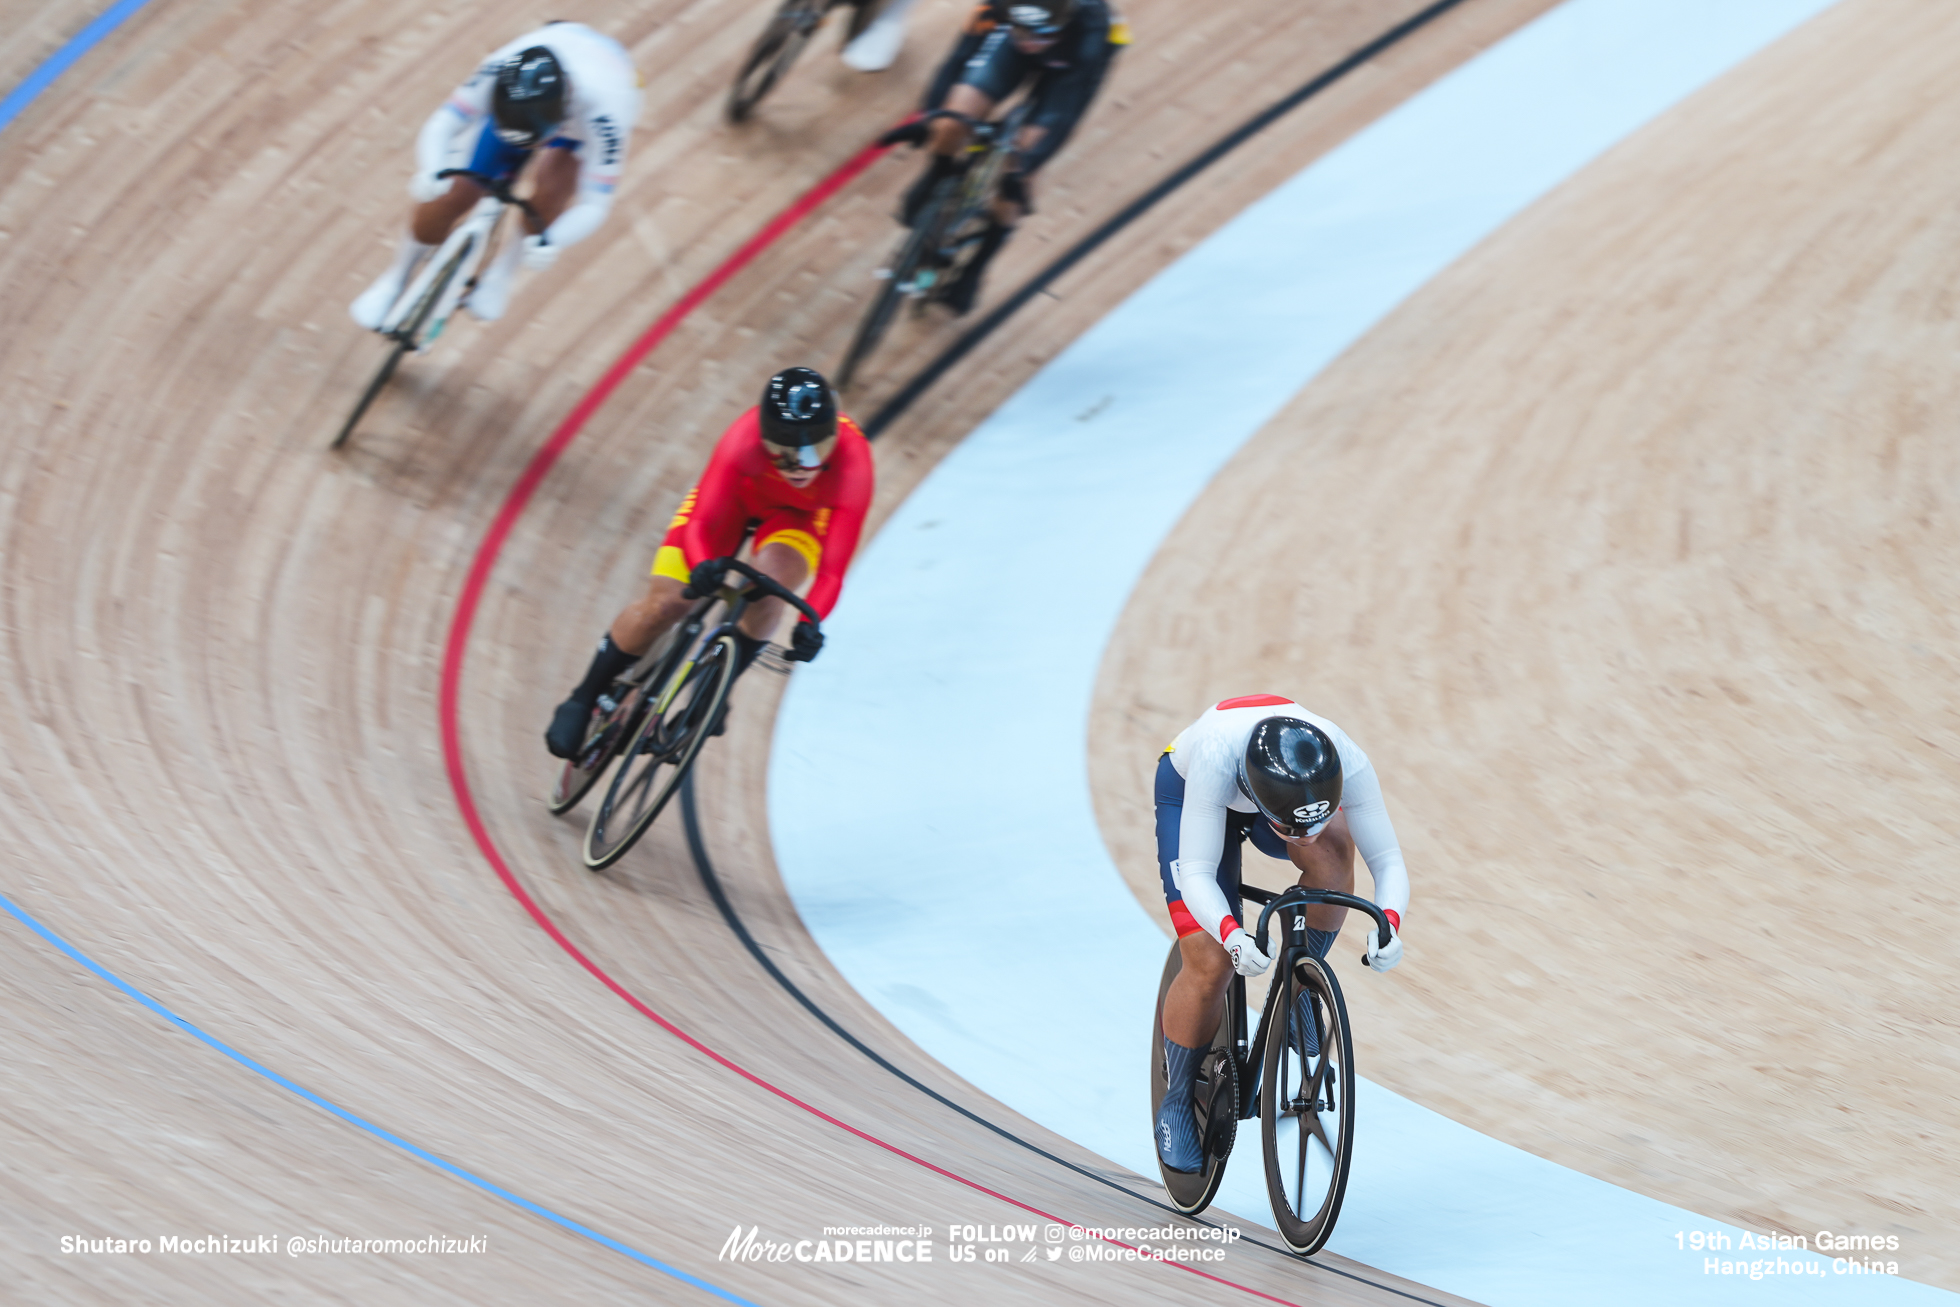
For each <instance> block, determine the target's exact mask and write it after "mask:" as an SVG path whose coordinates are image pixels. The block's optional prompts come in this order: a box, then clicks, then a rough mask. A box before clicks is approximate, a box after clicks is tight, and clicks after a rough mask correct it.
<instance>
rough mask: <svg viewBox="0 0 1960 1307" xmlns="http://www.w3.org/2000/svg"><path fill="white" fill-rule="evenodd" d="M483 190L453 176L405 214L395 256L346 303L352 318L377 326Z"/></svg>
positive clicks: (368, 326)
mask: <svg viewBox="0 0 1960 1307" xmlns="http://www.w3.org/2000/svg"><path fill="white" fill-rule="evenodd" d="M483 195H484V190H483V188H482V187H480V186H478V185H477V184H476V183H475V182H472V181H469V180H467V179H465V178H462V177H457V178H455V179H453V180H452V181H451V183H450V186H449V190H448V192H447V193H445V194H443V195H439V196H437V197H436V198H435V199H433V200H430V201H428V202H427V203H425V204H418V205H416V206H415V208H414V209H412V210H410V212H409V215H408V229H407V230H406V231H404V232H403V233H402V238H401V243H400V244H399V245H398V246H396V248H395V260H394V262H393V263H391V264H390V265H389V266H388V270H387V271H386V272H384V273H382V274H381V275H380V276H379V277H376V278H375V279H374V281H373V282H372V283H371V284H370V285H369V286H368V288H367V289H366V290H364V291H362V292H361V294H360V297H359V298H358V299H356V300H355V301H354V302H353V303H352V304H351V305H349V306H348V309H347V312H348V314H349V316H351V317H352V318H353V319H354V321H356V322H358V323H359V324H360V325H362V326H363V327H366V328H367V329H368V330H369V331H374V330H377V329H379V328H380V326H381V324H382V322H383V321H384V320H385V319H386V318H387V316H388V310H389V308H391V307H392V306H393V305H394V302H395V301H396V300H397V299H398V298H400V296H401V293H402V288H403V287H404V286H406V285H408V279H409V278H410V277H411V276H413V275H414V273H415V266H416V265H417V264H418V263H420V262H421V261H422V260H423V259H424V258H426V257H428V255H429V253H430V252H431V251H432V250H434V249H435V247H436V246H438V245H440V244H442V242H443V238H444V237H446V236H448V235H449V229H450V228H451V227H454V226H455V225H456V223H457V221H458V220H459V219H461V218H462V216H463V215H464V214H466V213H468V212H469V211H470V209H471V207H472V206H474V205H475V204H476V202H477V201H478V200H480V199H482V198H483Z"/></svg>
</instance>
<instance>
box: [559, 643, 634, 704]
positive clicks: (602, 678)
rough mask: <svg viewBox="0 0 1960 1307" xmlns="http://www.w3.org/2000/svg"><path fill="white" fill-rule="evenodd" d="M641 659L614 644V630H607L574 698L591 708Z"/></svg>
mask: <svg viewBox="0 0 1960 1307" xmlns="http://www.w3.org/2000/svg"><path fill="white" fill-rule="evenodd" d="M639 661H640V655H638V654H630V653H627V652H626V651H625V650H624V649H622V648H620V647H619V646H618V645H616V644H614V643H613V638H612V632H611V631H607V632H606V633H605V635H604V636H603V637H601V638H600V640H599V649H598V652H597V653H595V654H593V655H592V665H591V666H590V667H588V668H586V669H585V679H584V680H583V681H580V682H579V683H578V688H577V689H576V690H573V691H572V698H574V699H576V700H578V701H579V702H580V703H582V704H584V705H585V706H586V707H588V708H590V707H591V706H592V705H593V704H595V703H597V702H598V701H599V696H600V695H602V694H604V693H605V692H606V690H607V689H608V688H609V687H610V686H611V685H612V683H613V682H614V681H617V680H618V679H619V678H620V677H622V676H624V675H625V674H626V673H627V671H629V670H630V669H631V668H632V666H633V664H634V663H637V662H639Z"/></svg>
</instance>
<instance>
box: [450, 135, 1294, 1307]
mask: <svg viewBox="0 0 1960 1307" xmlns="http://www.w3.org/2000/svg"><path fill="white" fill-rule="evenodd" d="M884 152H885V151H884V150H883V149H881V148H879V147H878V146H875V145H872V146H867V147H865V148H864V149H863V150H860V151H859V152H858V153H857V154H856V155H855V156H853V157H852V158H851V159H850V160H849V161H848V162H846V163H845V164H844V165H843V166H842V167H840V168H838V169H837V171H835V172H833V173H831V174H830V176H828V177H826V178H824V179H823V180H822V181H820V182H818V183H817V184H816V185H815V186H813V187H811V188H810V189H809V190H808V191H806V192H804V194H803V195H802V196H801V197H799V198H798V199H797V200H796V202H795V203H793V204H791V205H790V206H789V207H788V208H787V209H784V210H783V211H782V212H781V213H779V214H777V215H776V216H775V218H773V219H772V220H771V221H770V223H769V225H768V226H766V227H764V228H763V229H762V230H761V231H759V232H757V233H756V234H755V236H754V237H753V238H751V239H750V240H749V242H748V243H747V244H745V245H743V246H742V248H740V249H738V250H736V251H735V252H734V253H733V254H731V255H729V256H728V258H727V260H726V261H725V262H723V263H722V265H721V266H720V267H718V268H716V269H715V270H714V271H713V272H711V273H709V274H708V276H707V277H706V278H705V279H704V280H703V281H701V282H700V283H699V284H698V285H696V286H695V287H694V288H693V289H692V290H690V291H688V292H687V294H685V295H683V296H681V298H680V300H679V301H678V302H677V303H676V304H675V305H674V307H673V308H671V309H668V310H667V311H666V312H665V313H663V314H661V315H660V318H659V320H658V321H656V322H655V323H654V324H653V325H652V326H651V327H648V328H647V330H646V334H645V335H643V336H641V337H640V338H639V339H638V340H636V341H634V342H633V345H632V348H630V349H628V350H627V351H626V352H625V353H624V354H622V355H620V356H619V360H618V361H617V362H615V363H614V364H613V365H612V367H610V368H608V369H607V370H606V374H605V375H604V376H603V377H601V378H599V381H598V384H596V385H594V386H593V387H592V389H591V390H589V391H587V392H586V393H585V396H584V398H582V399H580V400H579V402H578V403H577V404H576V405H575V406H573V408H572V411H571V412H570V413H568V414H566V415H565V420H564V421H563V422H560V423H559V424H558V429H557V430H556V431H554V432H552V433H551V439H549V440H547V441H546V442H545V443H544V446H543V448H541V449H539V450H538V452H537V453H536V454H534V455H533V456H532V457H531V462H530V464H529V465H528V466H526V467H525V469H524V474H523V475H522V476H520V477H519V478H518V479H517V484H516V485H514V486H512V487H511V491H510V494H509V495H508V496H506V497H505V499H504V503H503V507H502V508H500V509H498V510H497V517H496V520H495V521H493V522H492V523H491V524H490V529H489V531H487V532H485V533H484V537H483V543H482V544H480V545H478V546H477V550H476V557H475V558H474V559H473V560H472V561H471V563H470V571H469V575H468V577H466V578H465V579H464V581H463V592H462V594H461V596H460V597H459V598H458V599H457V602H456V615H455V617H454V618H452V619H451V620H450V623H449V640H448V643H447V644H446V645H445V647H444V649H443V655H442V689H441V695H440V704H441V707H440V713H441V718H442V757H443V763H444V765H445V767H446V768H447V770H448V772H449V788H450V789H451V790H452V791H453V792H454V793H455V796H456V806H457V808H458V809H459V810H460V811H461V812H462V814H463V823H464V824H465V825H467V826H468V827H469V828H470V835H471V837H472V838H474V839H475V840H476V847H477V848H478V849H479V850H481V851H482V853H483V857H484V860H485V861H487V862H488V863H489V864H490V867H491V870H493V871H495V872H496V873H497V879H499V880H501V881H502V882H503V883H504V888H505V889H507V890H509V891H510V892H511V896H512V897H513V898H515V899H516V900H517V901H518V903H520V904H522V905H523V908H524V910H525V911H526V912H528V913H530V914H531V919H532V920H533V921H535V922H537V923H538V925H539V926H541V927H543V929H544V933H545V934H547V935H549V936H551V938H552V941H553V942H554V943H556V944H557V945H558V947H559V948H562V949H564V950H565V952H567V953H569V954H571V956H572V958H573V960H574V961H576V962H577V963H578V964H579V965H580V966H582V967H584V968H585V969H586V970H587V971H589V972H591V973H592V975H593V976H594V977H595V978H596V979H597V980H598V981H599V983H600V984H602V985H604V986H605V987H606V988H607V989H610V990H611V991H612V992H613V993H615V994H617V995H619V996H620V997H621V998H622V999H624V1000H626V1002H627V1003H628V1004H629V1005H630V1006H631V1007H632V1008H633V1010H634V1011H636V1012H638V1013H639V1014H640V1015H641V1016H643V1017H645V1018H647V1019H648V1020H649V1021H651V1022H653V1023H654V1024H655V1025H657V1026H659V1027H660V1028H661V1029H662V1030H664V1031H666V1032H667V1033H668V1034H670V1035H672V1036H673V1037H674V1038H676V1039H678V1040H680V1041H681V1042H682V1043H684V1044H686V1045H687V1046H688V1047H689V1048H692V1049H693V1050H694V1051H695V1052H697V1053H699V1054H701V1055H702V1056H703V1057H706V1058H708V1059H709V1060H710V1061H712V1062H714V1063H716V1064H717V1065H719V1066H721V1067H724V1068H726V1069H727V1070H729V1071H733V1072H734V1073H735V1074H736V1075H738V1076H740V1077H742V1079H744V1080H746V1081H748V1082H749V1083H750V1084H752V1085H755V1086H756V1087H757V1088H759V1089H764V1090H767V1091H768V1092H769V1093H771V1094H774V1095H775V1096H776V1097H778V1098H780V1099H782V1100H783V1101H784V1102H787V1103H793V1104H795V1105H796V1106H797V1107H800V1108H802V1109H803V1110H804V1111H806V1112H808V1113H809V1114H810V1115H812V1116H814V1117H816V1118H817V1119H818V1120H820V1121H826V1122H828V1123H830V1124H831V1125H834V1126H836V1127H837V1128H838V1129H839V1130H843V1131H846V1132H848V1133H850V1134H853V1135H856V1136H857V1137H858V1138H859V1139H862V1140H864V1141H865V1142H866V1143H868V1144H873V1145H875V1146H877V1147H879V1148H882V1149H884V1150H885V1151H886V1152H888V1153H892V1154H894V1155H896V1156H898V1157H902V1158H904V1159H905V1160H906V1161H908V1162H912V1163H914V1164H915V1165H918V1166H922V1167H924V1168H925V1169H926V1170H928V1171H931V1172H932V1173H933V1174H935V1175H941V1176H944V1177H946V1178H947V1179H948V1180H951V1181H953V1182H954V1183H956V1184H962V1185H965V1186H966V1187H967V1188H969V1189H972V1190H975V1191H977V1192H979V1193H983V1194H986V1195H987V1196H988V1197H989V1198H998V1199H999V1200H1000V1201H1001V1202H1004V1203H1006V1204H1008V1205H1009V1206H1012V1207H1018V1208H1020V1209H1021V1210H1022V1211H1024V1212H1031V1213H1033V1214H1034V1215H1036V1216H1039V1217H1041V1218H1042V1219H1043V1220H1045V1221H1052V1222H1054V1223H1055V1224H1058V1225H1067V1226H1071V1227H1073V1228H1075V1229H1082V1230H1086V1229H1087V1228H1088V1227H1086V1226H1082V1225H1078V1224H1077V1223H1076V1222H1074V1221H1068V1220H1064V1219H1063V1218H1062V1217H1059V1216H1055V1215H1052V1214H1051V1213H1048V1212H1044V1211H1042V1210H1041V1209H1040V1208H1039V1207H1033V1206H1030V1205H1029V1204H1027V1203H1024V1202H1022V1201H1021V1200H1019V1199H1018V1198H1010V1197H1008V1196H1007V1195H1006V1194H1003V1193H1000V1192H998V1191H996V1190H993V1189H989V1188H987V1186H985V1185H983V1184H981V1183H979V1182H978V1181H977V1180H969V1179H967V1178H966V1177H965V1176H963V1175H957V1174H955V1173H954V1172H952V1171H948V1170H947V1169H946V1168H945V1167H943V1166H937V1165H935V1164H933V1163H931V1162H928V1161H927V1160H926V1159H925V1158H923V1157H918V1156H915V1155H914V1154H912V1153H908V1152H906V1151H905V1150H904V1149H903V1148H900V1147H898V1146H897V1145H896V1144H889V1143H886V1142H885V1141H884V1140H882V1139H880V1138H878V1137H877V1136H876V1135H872V1134H867V1133H865V1132H864V1131H862V1130H860V1129H858V1128H857V1127H856V1126H854V1125H851V1124H849V1123H847V1122H844V1121H840V1120H838V1119H837V1118H836V1117H834V1116H832V1115H830V1113H828V1112H826V1111H824V1110H823V1109H822V1108H819V1107H815V1106H812V1105H811V1104H809V1103H806V1102H804V1101H803V1100H802V1099H800V1098H798V1097H797V1096H796V1095H794V1094H792V1093H790V1092H789V1091H788V1090H786V1089H782V1088H780V1087H778V1086H776V1085H774V1084H772V1083H770V1082H769V1081H767V1080H764V1079H763V1078H762V1077H761V1076H759V1075H757V1074H755V1073H754V1072H753V1071H750V1070H748V1069H747V1068H746V1067H743V1066H741V1065H740V1064H739V1063H736V1062H734V1061H731V1060H730V1059H729V1058H727V1057H725V1056H723V1055H722V1054H720V1053H717V1052H716V1051H715V1050H714V1049H712V1048H709V1047H708V1046H707V1045H706V1044H704V1043H702V1042H701V1041H700V1040H698V1039H696V1038H695V1037H694V1036H693V1035H690V1034H688V1033H687V1032H686V1031H685V1030H682V1029H681V1028H680V1027H679V1026H677V1025H675V1024H674V1023H673V1022H671V1021H669V1020H668V1019H667V1018H666V1017H663V1016H661V1015H660V1014H659V1013H658V1012H655V1011H654V1010H653V1009H652V1008H650V1007H648V1006H647V1005H646V1004H645V1003H642V1002H641V1001H640V1000H639V999H638V998H637V997H635V996H634V995H633V993H632V992H631V991H630V990H628V989H627V988H626V987H625V986H624V985H622V984H620V983H619V982H618V981H617V980H614V979H613V978H612V977H611V976H610V975H608V974H607V973H606V971H605V970H604V969H602V968H601V967H600V966H599V964H598V963H596V962H594V961H593V960H592V959H591V958H589V957H587V956H586V955H585V954H584V953H582V952H580V951H579V947H578V945H576V944H574V943H572V941H571V940H569V939H567V938H566V937H565V933H564V932H563V931H561V930H559V929H558V924H557V923H556V922H554V921H553V920H552V919H551V918H550V917H549V916H547V915H546V914H545V911H544V909H543V908H541V907H539V906H538V904H537V901H536V900H535V899H533V898H532V897H531V894H530V891H528V890H526V889H525V888H524V884H523V882H522V881H520V880H518V878H517V875H516V873H515V872H513V871H512V870H511V869H510V864H509V863H507V862H505V861H504V855H503V851H502V850H500V849H499V848H498V847H497V844H496V841H494V840H492V839H491V838H490V831H489V828H488V827H486V826H485V825H484V824H483V817H482V815H481V814H480V813H478V812H477V808H476V798H475V795H474V793H473V792H472V791H471V789H470V780H469V774H468V772H467V771H466V770H465V769H464V766H463V735H462V725H461V722H462V718H461V714H460V713H459V712H458V710H457V699H458V696H459V695H460V694H461V690H462V682H463V658H464V655H465V654H466V653H467V652H468V649H469V639H470V628H471V627H472V626H474V625H475V623H476V610H477V607H478V606H479V605H480V604H481V603H482V601H483V591H484V587H485V586H487V585H488V584H489V581H490V572H491V569H492V568H494V567H495V566H496V564H497V557H498V555H499V554H501V553H502V552H503V548H504V542H505V541H506V540H508V539H509V538H510V533H511V530H512V528H514V527H515V526H516V525H517V519H518V518H519V517H520V516H522V515H523V512H524V509H525V508H526V506H528V505H529V504H530V502H531V496H532V495H534V494H536V493H537V489H538V486H539V485H541V484H542V483H543V481H544V478H545V474H546V473H548V472H550V471H551V468H552V465H553V464H554V463H556V462H557V461H558V456H559V455H560V454H562V453H564V452H565V449H566V447H567V446H569V445H570V444H571V443H572V441H573V440H574V439H576V438H577V437H578V434H579V432H580V431H582V430H583V429H584V428H585V424H586V422H587V421H588V420H590V418H591V417H592V415H593V414H594V413H595V412H597V411H598V409H599V406H600V405H601V404H603V403H605V402H606V399H607V397H609V396H610V395H611V394H612V392H613V391H614V390H616V389H618V387H619V383H620V382H622V381H624V380H625V379H626V376H627V374H628V373H630V372H632V370H633V369H634V368H635V367H637V366H638V365H639V362H640V360H641V359H643V358H645V357H646V356H647V355H648V354H649V353H650V352H652V350H653V348H654V347H655V346H656V345H658V344H659V343H660V342H661V341H663V340H665V339H666V338H667V337H668V336H669V335H670V334H671V333H672V332H673V330H674V328H675V327H678V326H679V325H680V324H681V323H682V321H684V320H685V319H686V318H687V315H688V314H690V313H692V312H693V311H694V310H695V309H696V308H698V307H699V306H700V304H701V303H702V301H704V300H706V299H707V298H708V297H709V296H710V295H712V294H714V293H715V291H717V290H719V289H720V288H721V287H722V285H723V284H724V283H726V282H727V281H728V279H729V278H730V277H733V276H734V275H735V274H736V273H737V272H740V271H741V270H742V269H743V268H744V267H746V266H747V265H748V264H749V263H750V262H751V261H752V260H754V258H755V257H756V255H758V254H760V253H762V252H763V251H764V250H766V249H767V248H769V246H771V245H773V244H775V242H776V240H777V239H778V238H779V237H780V236H782V234H783V233H784V232H786V231H788V230H789V229H790V228H792V227H794V226H795V225H796V224H797V223H798V222H800V221H802V220H803V219H804V218H805V217H806V216H808V215H809V214H810V213H811V211H812V210H814V209H816V208H817V207H818V206H819V205H821V204H822V203H823V202H824V201H825V200H827V199H829V198H830V197H831V196H832V195H835V194H836V193H837V192H838V191H840V190H842V189H843V188H844V187H845V186H846V185H847V184H849V183H850V182H851V180H852V179H853V178H855V177H856V176H857V175H858V174H859V173H861V172H863V171H864V170H865V169H866V168H869V167H870V166H871V165H872V164H873V163H874V162H876V161H877V159H878V158H879V156H880V155H882V154H884ZM1097 1237H1098V1238H1101V1236H1097ZM1102 1242H1104V1243H1108V1244H1113V1245H1114V1246H1116V1247H1118V1248H1132V1247H1133V1246H1134V1245H1131V1244H1126V1243H1124V1242H1122V1241H1121V1240H1119V1239H1102ZM1153 1260H1154V1259H1153ZM1164 1265H1167V1266H1174V1267H1176V1268H1177V1269H1178V1270H1180V1271H1189V1272H1190V1273H1191V1274H1193V1275H1196V1276H1200V1277H1202V1278H1204V1279H1207V1280H1211V1281H1214V1282H1215V1283H1218V1284H1222V1285H1225V1286H1227V1287H1228V1288H1233V1289H1238V1290H1240V1291H1242V1292H1244V1293H1249V1294H1252V1295H1253V1296H1254V1297H1257V1298H1264V1299H1266V1300H1267V1301H1268V1302H1276V1303H1286V1304H1287V1307H1299V1305H1298V1304H1294V1303H1290V1302H1289V1301H1288V1300H1287V1299H1285V1298H1276V1297H1274V1296H1273V1295H1272V1294H1269V1293H1262V1292H1260V1291H1259V1290H1258V1289H1254V1288H1252V1287H1251V1286H1250V1285H1244V1284H1238V1283H1236V1282H1234V1281H1232V1280H1227V1279H1224V1278H1223V1277H1221V1276H1217V1275H1212V1274H1211V1273H1209V1272H1207V1271H1201V1270H1199V1269H1197V1268H1196V1267H1195V1266H1187V1265H1185V1264H1184V1263H1182V1262H1165V1263H1164Z"/></svg>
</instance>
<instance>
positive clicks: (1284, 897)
mask: <svg viewBox="0 0 1960 1307" xmlns="http://www.w3.org/2000/svg"><path fill="white" fill-rule="evenodd" d="M1313 903H1327V904H1332V905H1333V906H1335V907H1341V908H1358V909H1360V910H1361V911H1362V912H1365V913H1367V914H1368V915H1369V916H1371V917H1373V918H1374V919H1375V924H1376V926H1377V927H1379V933H1378V934H1377V935H1376V936H1375V947H1377V948H1387V947H1388V941H1389V939H1390V934H1389V928H1388V914H1387V913H1386V912H1383V911H1382V910H1381V909H1380V908H1378V907H1376V906H1375V905H1374V904H1372V903H1370V902H1369V901H1368V900H1367V899H1364V898H1359V897H1357V896H1355V895H1353V894H1343V893H1341V892H1340V891H1339V890H1331V889H1308V888H1307V887H1306V886H1304V885H1295V886H1294V887H1293V888H1292V889H1290V890H1288V891H1286V893H1284V894H1280V895H1277V896H1275V897H1274V898H1273V899H1272V900H1271V901H1270V902H1268V903H1267V904H1266V906H1265V907H1264V908H1262V909H1260V912H1259V930H1258V931H1257V935H1256V938H1257V940H1258V943H1259V951H1260V952H1261V953H1264V954H1266V956H1267V957H1271V956H1272V952H1271V950H1269V949H1268V948H1267V947H1266V923H1267V922H1268V921H1269V920H1271V919H1272V915H1273V914H1274V913H1275V912H1278V911H1279V910H1280V909H1282V908H1291V907H1304V906H1306V905H1308V904H1313Z"/></svg>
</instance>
